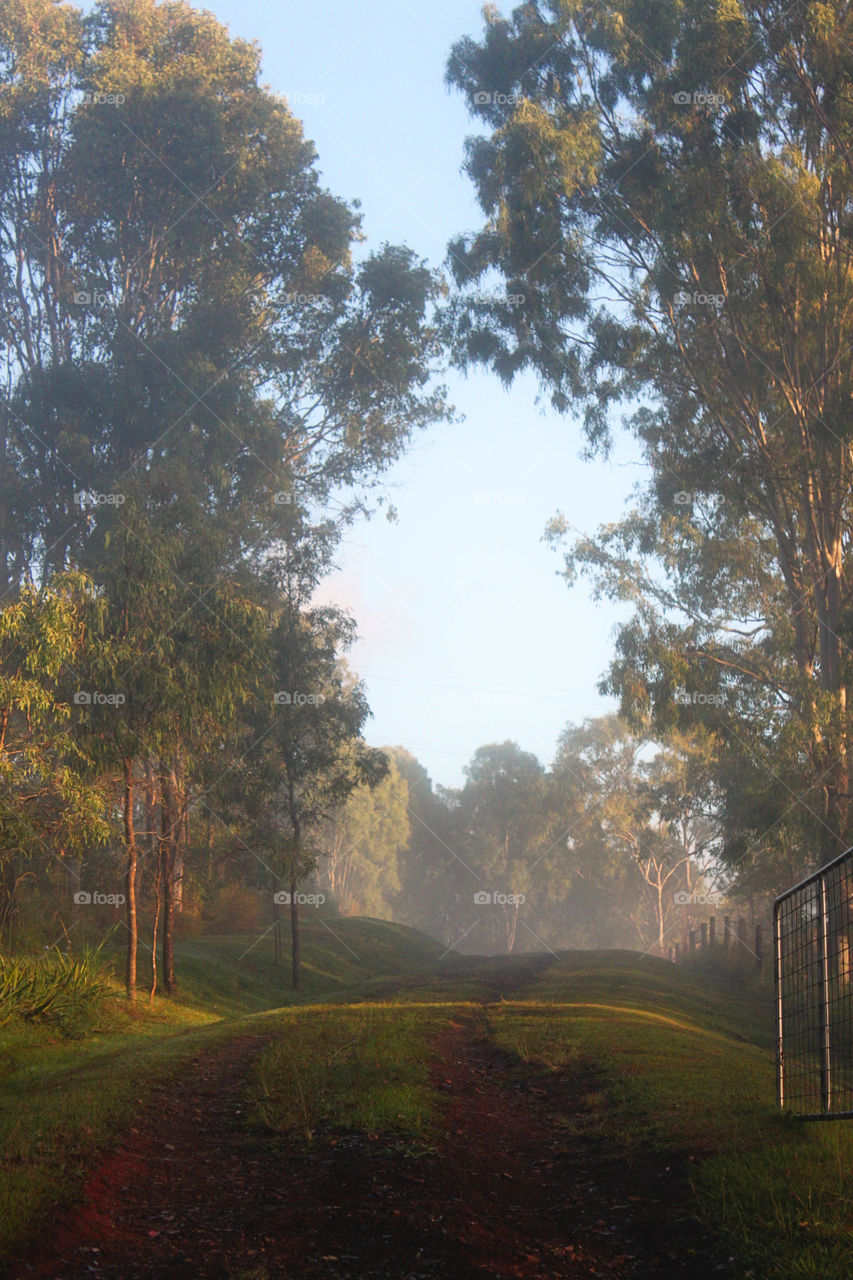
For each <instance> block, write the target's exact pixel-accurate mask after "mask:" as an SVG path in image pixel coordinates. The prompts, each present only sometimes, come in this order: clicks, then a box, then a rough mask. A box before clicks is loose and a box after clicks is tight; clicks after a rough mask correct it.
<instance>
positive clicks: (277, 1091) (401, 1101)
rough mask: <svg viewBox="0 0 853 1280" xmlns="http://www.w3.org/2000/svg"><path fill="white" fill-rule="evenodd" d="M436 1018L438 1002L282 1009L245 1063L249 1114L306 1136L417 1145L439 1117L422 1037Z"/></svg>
mask: <svg viewBox="0 0 853 1280" xmlns="http://www.w3.org/2000/svg"><path fill="white" fill-rule="evenodd" d="M446 1018H447V1006H445V1005H414V1004H402V1005H401V1004H358V1005H338V1006H335V1005H319V1006H314V1007H313V1008H308V1009H299V1010H293V1011H291V1012H290V1013H289V1014H288V1015H287V1016H286V1017H285V1019H284V1020H283V1022H282V1024H281V1027H280V1030H279V1031H277V1033H276V1035H275V1038H274V1040H273V1041H272V1043H271V1044H270V1045H269V1046H268V1047H267V1048H266V1049H265V1050H264V1051H263V1052H262V1053H261V1055H260V1057H259V1059H258V1061H257V1062H256V1064H255V1067H254V1082H253V1086H252V1089H251V1092H250V1099H251V1103H252V1113H253V1116H254V1118H255V1119H256V1120H257V1121H260V1122H261V1123H262V1124H263V1125H264V1126H265V1127H266V1128H268V1129H272V1130H274V1131H275V1132H277V1133H282V1134H286V1135H288V1136H290V1137H298V1138H301V1139H304V1140H305V1141H308V1142H310V1141H311V1140H312V1139H315V1138H316V1137H318V1136H320V1135H323V1136H325V1135H328V1134H329V1133H331V1132H339V1131H343V1132H348V1133H362V1134H365V1135H367V1136H368V1137H384V1138H394V1139H406V1140H408V1141H409V1143H410V1144H411V1143H412V1142H414V1143H415V1144H417V1146H418V1148H419V1149H426V1148H427V1147H428V1146H429V1142H430V1139H431V1137H432V1136H434V1131H435V1129H436V1126H437V1124H438V1119H439V1107H438V1105H437V1097H436V1094H435V1092H434V1090H433V1089H432V1087H431V1085H430V1082H429V1067H430V1062H431V1060H432V1057H433V1050H432V1047H431V1042H432V1039H433V1037H434V1036H435V1034H436V1033H437V1031H438V1030H439V1028H440V1027H441V1026H442V1025H443V1024H444V1022H445V1021H446ZM410 1149H411V1147H410Z"/></svg>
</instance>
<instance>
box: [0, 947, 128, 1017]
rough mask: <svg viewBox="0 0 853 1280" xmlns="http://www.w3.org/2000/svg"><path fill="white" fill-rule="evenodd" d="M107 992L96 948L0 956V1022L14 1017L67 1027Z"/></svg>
mask: <svg viewBox="0 0 853 1280" xmlns="http://www.w3.org/2000/svg"><path fill="white" fill-rule="evenodd" d="M111 994H112V982H111V980H110V976H109V974H108V973H107V972H106V970H105V968H104V966H103V963H102V962H101V959H100V956H99V954H98V952H97V951H88V950H87V951H84V952H83V953H82V954H81V955H79V956H73V955H71V954H67V953H65V952H62V951H59V950H57V949H53V950H51V951H48V952H46V953H45V954H43V955H40V956H22V957H0V1025H3V1024H5V1023H7V1022H9V1021H10V1019H12V1018H16V1017H17V1018H23V1019H25V1020H26V1021H28V1022H53V1023H56V1024H57V1025H58V1026H60V1027H62V1028H68V1027H69V1026H71V1025H72V1024H73V1023H75V1022H79V1021H80V1019H81V1018H82V1017H83V1016H85V1014H86V1013H88V1012H90V1011H91V1010H92V1009H94V1008H95V1007H97V1006H99V1005H100V1004H101V1002H102V1001H103V1000H104V999H105V998H106V997H107V996H108V995H111Z"/></svg>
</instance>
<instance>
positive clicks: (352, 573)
mask: <svg viewBox="0 0 853 1280" xmlns="http://www.w3.org/2000/svg"><path fill="white" fill-rule="evenodd" d="M204 7H206V8H208V9H210V10H211V12H213V13H214V14H215V15H216V17H217V18H219V20H220V21H222V22H223V23H225V24H226V25H227V26H228V27H229V29H230V31H231V34H232V35H233V36H240V37H242V38H245V39H250V40H257V41H258V43H259V44H260V46H261V48H262V50H263V67H264V74H263V79H264V81H265V82H266V83H267V84H268V85H269V87H270V88H271V89H272V90H273V91H274V92H276V93H283V94H286V95H287V96H288V98H289V100H290V103H291V107H292V109H293V111H294V113H295V114H296V115H298V116H299V117H300V118H301V119H302V120H303V122H304V127H305V132H306V135H307V137H309V138H311V139H312V140H313V142H314V144H315V147H316V149H317V152H318V154H319V161H318V166H319V168H320V170H321V172H322V174H323V179H324V182H325V184H326V185H327V186H328V187H329V188H330V189H331V190H332V191H333V192H334V193H335V194H336V195H339V196H341V197H343V198H345V199H349V200H352V199H354V198H358V199H360V201H361V203H362V210H363V214H364V229H365V231H366V233H367V235H368V246H377V247H378V245H379V244H381V243H382V242H383V241H385V240H388V241H391V242H405V243H407V244H409V245H410V246H411V247H412V248H413V249H414V250H415V251H416V252H417V253H419V254H420V255H422V256H423V257H425V258H427V259H428V260H429V262H430V263H431V264H432V265H434V266H438V265H440V264H441V263H442V262H443V260H444V257H445V252H446V246H447V242H448V240H449V239H450V237H451V236H453V235H455V234H458V233H459V232H462V231H465V230H469V229H473V228H474V227H476V226H477V225H478V224H479V220H480V219H479V216H478V211H477V207H476V204H475V201H474V197H473V190H472V187H471V184H470V183H469V181H468V180H467V178H465V177H464V176H463V175H462V173H461V172H460V168H461V164H462V158H463V143H464V139H465V136H466V134H467V133H469V132H471V131H472V129H473V123H472V121H471V120H470V118H469V116H468V113H467V109H466V105H465V103H464V101H463V100H462V98H461V97H460V96H459V95H458V94H456V93H453V94H451V93H449V92H448V91H447V90H446V89H445V86H444V83H443V78H444V66H445V62H446V59H447V55H448V53H449V50H450V47H451V44H452V43H453V42H454V40H456V39H458V38H459V37H460V36H462V35H464V34H472V35H478V34H479V32H480V31H481V29H482V19H481V5H480V4H479V3H476V2H471V0H431V3H430V4H429V5H428V6H424V5H418V4H415V3H410V2H409V0H388V2H387V3H386V2H385V0H361V2H360V3H359V4H356V5H354V4H352V3H350V2H349V0H347V2H343V0H312V3H299V4H294V3H281V2H280V0H254V2H253V3H252V4H246V3H240V2H239V0H214V3H212V4H208V5H206V6H204ZM448 385H449V387H450V391H451V399H452V401H453V402H454V404H455V405H456V407H457V409H458V410H460V411H461V412H462V413H463V414H464V415H465V421H464V422H463V423H462V424H461V425H447V424H443V425H440V426H437V427H435V428H433V429H431V430H430V431H429V432H426V433H423V434H422V435H421V436H420V437H418V439H417V440H416V442H415V444H414V447H413V448H412V449H411V451H410V452H409V454H408V455H407V456H406V458H405V459H403V460H402V461H401V462H400V463H399V464H398V465H396V466H395V467H394V469H393V471H392V472H391V473H390V474H389V476H388V484H389V486H390V490H391V500H392V501H393V503H394V505H395V506H396V508H397V511H398V512H399V523H397V524H393V525H392V524H388V523H387V521H386V520H385V519H384V518H383V517H379V518H377V519H374V520H373V521H372V522H370V523H367V524H362V525H359V526H358V527H356V528H355V529H353V530H352V531H351V533H350V535H349V536H348V538H347V541H346V543H345V545H344V546H343V548H342V549H341V555H340V557H339V562H340V569H339V571H338V572H337V573H335V574H334V575H333V576H332V577H331V578H330V579H329V580H328V582H327V583H326V584H325V586H324V588H323V590H322V596H323V598H324V599H326V600H333V601H335V602H336V603H338V604H341V605H343V606H345V607H346V608H348V609H350V610H352V612H353V613H354V615H355V617H356V619H357V622H358V627H359V632H360V639H359V641H358V643H357V644H356V646H355V647H354V648H353V650H352V651H351V654H350V662H351V665H352V666H353V667H354V669H355V670H356V671H357V672H358V673H359V675H361V676H362V678H363V679H364V680H365V681H366V684H367V687H368V692H369V700H370V705H371V707H372V710H373V713H374V718H373V720H372V721H370V722H369V724H368V727H367V733H366V736H367V738H368V740H369V741H370V742H372V743H375V744H377V745H381V744H397V743H400V744H402V745H403V746H406V747H408V748H409V749H410V750H411V751H413V752H414V753H415V754H416V755H417V756H418V757H419V759H420V760H421V761H422V762H423V764H424V765H425V766H426V768H427V769H428V770H429V772H430V773H431V775H432V776H433V778H434V779H435V780H437V781H438V782H441V783H443V784H445V785H458V784H459V783H460V782H461V781H462V768H463V766H464V764H465V763H466V761H467V760H468V759H469V758H470V756H471V754H472V752H473V751H474V750H475V749H476V748H477V747H478V746H480V745H482V744H483V743H486V742H494V741H503V740H505V739H507V738H512V739H515V740H516V741H518V742H519V743H520V745H521V746H522V747H523V748H525V749H526V750H529V751H533V752H535V753H536V754H537V755H538V756H539V758H540V759H541V760H542V761H543V763H548V762H549V761H550V760H551V758H552V756H553V752H554V748H555V744H556V739H557V735H558V734H559V732H560V730H561V729H562V728H563V726H564V725H565V724H566V722H567V721H570V720H571V721H575V722H579V721H580V720H582V719H584V717H586V716H592V715H599V714H602V713H603V712H605V711H607V710H609V709H611V707H612V703H610V702H609V701H608V700H605V699H603V698H602V697H600V695H599V694H598V693H597V692H596V683H597V681H598V679H599V678H600V676H601V674H602V672H603V671H604V670H605V668H606V666H607V662H608V656H609V654H610V652H611V650H612V638H611V636H612V629H613V626H614V623H615V622H616V620H617V618H618V616H619V614H618V613H617V611H616V610H615V609H614V608H610V607H607V606H604V605H595V604H594V603H593V602H592V601H591V600H590V598H589V592H588V587H587V585H586V584H584V583H580V584H578V585H577V586H575V587H574V588H572V589H571V590H569V589H568V588H567V586H566V585H565V583H564V582H563V581H562V580H561V579H560V578H559V577H558V576H557V571H558V569H559V564H560V557H559V556H558V555H557V554H555V552H554V551H553V550H552V549H551V548H549V547H548V546H547V545H545V544H544V543H543V542H542V541H541V537H542V533H543V530H544V527H545V524H546V522H547V521H548V519H549V518H550V517H551V516H552V515H553V514H554V513H555V512H556V511H557V510H558V509H561V510H562V511H563V512H564V513H565V515H566V516H567V517H568V519H569V520H570V521H571V522H572V524H573V525H574V526H576V527H577V528H578V529H581V530H584V531H592V530H593V529H595V528H596V527H597V526H598V525H599V524H600V523H603V522H606V521H612V520H615V519H617V518H618V517H619V515H620V514H621V512H622V511H623V509H624V507H625V502H626V499H627V497H628V495H629V492H630V490H631V488H632V486H633V485H634V484H635V483H636V481H637V480H638V479H639V478H641V476H642V475H643V473H644V471H643V468H642V466H641V464H640V463H639V461H638V459H639V454H638V450H637V448H636V446H635V445H634V443H633V442H632V441H631V440H622V441H621V442H620V443H619V446H618V448H617V450H616V452H615V454H614V457H613V459H612V460H611V461H610V462H607V463H602V462H599V463H588V462H583V461H581V459H580V457H579V453H580V448H581V436H580V429H579V425H578V422H577V421H576V420H572V419H571V418H559V417H557V416H556V415H554V414H553V413H544V414H543V413H542V412H541V411H540V409H539V408H538V407H537V405H536V403H535V394H536V386H535V383H534V382H533V380H525V381H524V382H521V383H519V384H518V385H516V386H515V387H513V388H512V390H511V391H510V392H509V393H507V392H504V390H503V388H502V387H501V386H500V384H499V383H498V382H497V380H496V379H495V378H493V377H491V376H490V375H488V374H486V373H477V374H471V375H470V376H469V377H468V378H462V377H460V376H458V375H451V376H450V377H449V379H448Z"/></svg>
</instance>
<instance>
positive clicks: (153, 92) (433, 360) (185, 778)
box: [0, 0, 449, 986]
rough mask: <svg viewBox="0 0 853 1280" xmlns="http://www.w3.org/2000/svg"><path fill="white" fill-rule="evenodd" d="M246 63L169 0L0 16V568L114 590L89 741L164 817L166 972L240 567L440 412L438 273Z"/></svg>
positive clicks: (229, 691) (222, 694)
mask: <svg viewBox="0 0 853 1280" xmlns="http://www.w3.org/2000/svg"><path fill="white" fill-rule="evenodd" d="M259 66H260V53H259V50H258V49H257V47H256V46H254V45H250V44H247V43H246V42H244V41H240V40H231V39H230V37H229V35H228V33H227V31H226V29H225V28H224V27H223V26H222V25H221V24H219V23H218V22H217V21H216V20H215V19H214V18H213V17H212V16H211V15H210V14H208V13H205V12H201V11H196V10H193V9H192V8H190V7H189V6H187V5H185V4H183V3H172V2H171V0H167V2H166V3H162V4H157V3H154V0H121V2H120V3H119V2H118V0H101V3H98V4H97V5H96V6H95V8H94V10H93V12H92V13H91V14H90V15H84V14H83V13H82V12H81V11H79V10H77V9H75V8H74V7H73V6H72V5H61V6H60V5H56V4H54V3H53V2H52V0H9V3H7V4H5V5H4V6H3V9H2V13H0V83H2V88H3V93H2V94H0V117H2V124H3V130H2V134H3V136H2V139H0V316H2V318H0V335H2V338H3V342H2V344H0V345H2V349H3V356H2V359H3V361H4V366H3V377H4V384H5V385H4V390H5V396H4V400H3V403H2V405H0V427H2V429H0V463H1V464H2V465H0V510H2V515H1V516H0V559H2V563H3V584H2V585H4V586H6V587H7V589H14V588H15V587H16V586H17V584H18V583H20V582H26V581H31V580H32V581H38V582H49V581H50V579H51V577H52V575H55V574H57V573H61V572H63V571H64V570H65V569H66V567H68V566H79V567H81V568H83V569H85V570H87V571H88V572H89V573H90V574H91V575H92V577H93V579H94V581H95V583H96V585H97V589H98V590H99V591H100V592H103V594H104V596H105V598H106V599H108V600H110V601H111V602H112V603H113V604H114V605H115V608H116V609H117V612H116V613H115V615H114V616H113V617H112V618H111V619H110V620H109V621H108V623H107V624H106V625H107V634H109V636H110V637H111V638H112V640H113V641H114V642H115V646H116V647H115V649H114V650H113V652H114V653H116V654H122V655H124V656H123V657H122V659H121V664H120V665H123V667H124V669H125V671H126V675H127V680H128V681H129V682H132V683H133V684H134V685H138V687H139V689H140V690H144V693H143V692H141V693H140V696H139V698H138V699H134V702H133V704H132V705H131V702H130V701H129V700H128V701H127V702H125V703H124V704H122V711H121V714H123V715H124V716H125V725H124V728H123V729H122V730H121V731H119V729H118V719H117V718H116V719H115V720H114V721H113V729H112V730H110V734H111V735H112V737H111V742H110V750H112V749H119V748H120V749H121V750H122V751H125V752H126V751H129V750H130V749H131V747H132V744H133V743H134V742H136V743H137V745H138V755H137V759H136V762H135V763H134V762H133V761H132V760H130V757H129V756H127V755H125V756H124V757H123V759H124V761H125V764H123V765H122V768H123V769H126V771H127V777H128V778H129V780H130V781H129V783H127V784H126V787H125V791H126V793H127V792H128V789H129V791H130V792H133V790H134V789H135V788H137V787H138V786H142V789H143V792H144V795H145V797H146V801H147V804H148V805H149V807H151V806H154V805H156V808H157V810H158V813H159V817H160V820H161V824H162V827H161V831H160V836H159V848H160V853H161V859H163V860H164V861H163V866H162V870H163V873H164V876H163V891H164V894H165V895H167V901H166V902H165V903H164V905H165V908H166V909H165V919H164V948H165V949H166V954H165V955H164V959H165V968H166V983H167V986H170V985H171V986H174V974H173V972H172V966H171V961H170V960H169V954H168V953H169V951H170V942H169V941H168V940H169V939H170V937H171V931H170V927H169V915H170V910H171V908H170V907H169V905H168V904H169V901H174V895H175V890H176V887H177V886H178V885H179V870H180V848H179V844H178V841H179V832H180V830H181V821H180V819H181V815H186V813H187V812H188V810H190V809H191V808H192V805H193V803H195V801H194V800H193V799H192V797H193V795H195V796H196V798H198V796H199V785H200V783H198V782H194V781H193V776H196V777H197V778H198V779H201V778H202V777H206V778H208V779H209V775H210V773H211V772H212V771H213V766H212V765H211V763H210V756H209V753H208V752H206V751H205V750H203V749H202V748H201V747H200V746H199V743H200V742H202V740H203V733H204V732H208V731H209V730H210V727H211V724H212V723H213V722H214V721H215V722H216V723H217V724H218V727H219V730H220V731H221V732H220V733H219V735H218V737H219V740H224V739H225V738H229V739H230V738H231V737H232V736H233V735H232V734H229V733H228V732H227V729H226V726H225V725H224V723H223V715H228V714H231V715H234V716H235V717H236V712H235V710H234V706H235V703H237V702H239V700H240V699H239V697H237V692H236V691H237V690H238V689H245V688H248V683H250V680H249V676H248V674H247V675H246V679H245V680H244V678H243V675H242V674H241V672H248V670H249V668H253V669H254V671H255V672H257V670H258V669H259V668H260V667H261V666H262V660H261V659H259V658H258V656H257V653H256V652H255V649H254V643H253V641H252V636H253V635H254V630H253V629H254V620H253V615H252V613H251V609H250V608H249V605H250V604H251V602H252V601H255V602H256V603H257V600H258V598H259V595H260V585H259V583H260V575H261V573H262V571H263V566H264V564H265V563H266V561H267V560H268V559H269V558H270V557H271V556H275V554H277V553H278V551H279V549H280V548H281V546H286V547H287V548H288V555H290V556H291V557H294V556H299V555H302V556H303V557H305V558H307V559H313V560H314V561H317V562H320V561H322V563H323V564H324V565H326V566H327V565H328V563H329V555H330V552H331V549H332V547H333V545H334V543H335V540H336V539H337V538H338V537H339V534H340V530H341V528H342V527H343V525H344V524H345V522H346V521H347V520H348V519H350V518H352V517H353V516H354V514H355V512H356V511H357V510H359V509H361V508H362V507H363V506H364V505H365V503H366V501H367V498H366V494H367V491H369V490H370V488H371V487H372V486H375V485H377V484H378V483H379V478H380V476H381V474H382V471H383V470H384V468H385V467H387V466H388V464H389V463H390V462H391V461H393V460H394V459H395V458H396V457H398V456H399V454H400V453H401V451H402V450H403V449H404V448H405V446H406V443H407V441H408V439H409V438H410V436H411V434H412V433H413V432H414V431H416V430H418V429H419V428H421V427H423V426H424V425H426V424H427V423H430V422H433V421H436V420H440V419H442V418H445V417H447V416H448V412H449V411H448V409H447V406H446V402H445V395H444V391H443V389H442V388H440V387H437V386H436V385H435V383H434V379H433V373H434V371H435V369H436V366H437V362H438V359H439V355H440V348H439V341H438V337H437V334H436V330H435V326H434V324H433V322H432V319H431V312H432V308H433V303H434V301H435V299H436V297H437V294H438V290H439V281H438V278H437V276H436V275H435V274H434V273H432V272H430V271H429V270H428V269H427V268H426V266H425V265H424V264H423V263H422V262H421V261H420V260H419V259H417V257H416V256H415V255H414V254H413V253H412V252H411V251H410V250H409V249H407V248H405V247H402V246H393V245H383V246H381V247H380V248H379V249H378V250H376V251H374V252H372V253H370V254H365V253H364V252H363V251H361V250H360V249H359V245H360V242H361V241H362V240H363V233H362V231H361V225H360V215H359V214H358V213H357V211H356V209H355V208H354V207H351V206H349V205H347V204H346V203H345V202H344V201H342V200H340V199H338V198H336V197H334V196H333V195H332V194H331V193H329V192H328V191H327V190H325V189H324V188H323V187H322V185H321V183H320V179H319V175H318V172H317V169H316V161H317V156H316V153H315V152H314V149H313V147H312V146H311V144H310V143H309V142H308V141H306V139H305V138H304V137H303V134H302V129H301V125H300V123H299V121H298V120H297V119H296V118H295V117H294V116H293V115H292V113H291V112H290V110H289V109H288V107H287V104H286V102H285V101H284V100H283V99H281V98H279V97H277V96H275V95H274V94H272V93H270V92H269V91H268V90H267V89H265V88H264V87H263V86H262V85H261V84H260V83H259V79H258V76H259ZM341 494H346V495H347V497H346V499H345V500H343V501H342V500H341ZM130 554H132V555H133V556H135V557H136V559H135V561H134V563H132V564H130V563H129V562H128V555H130ZM134 581H137V582H138V583H140V584H144V585H143V586H142V587H141V590H142V596H141V597H140V599H139V600H134V599H133V598H132V594H128V592H129V591H131V584H132V583H133V582H134ZM122 610H124V613H123V612H122ZM235 615H239V625H236V623H235ZM220 644H221V648H217V647H216V646H218V645H220ZM241 645H242V646H243V648H242V656H240V654H239V652H238V651H240V646H241ZM220 659H221V661H220ZM200 663H203V664H204V667H205V669H204V670H201V669H200V667H199V664H200ZM223 663H224V667H223ZM214 671H216V672H218V673H219V674H220V676H221V677H222V680H223V685H222V689H221V691H217V690H215V689H214V688H213V685H212V683H211V681H210V680H209V679H208V673H213V672H214ZM115 678H116V680H117V681H119V682H121V679H122V671H121V670H119V669H117V670H116V672H115ZM252 678H254V676H253V677H252ZM241 696H242V695H241ZM217 708H218V709H217ZM220 713H221V714H220ZM138 714H139V715H141V716H142V717H143V718H142V719H139V718H137V715H138ZM88 716H89V713H82V712H81V713H80V724H81V729H82V728H85V727H86V726H87V725H89V723H90V722H89V719H88ZM92 724H94V717H92ZM120 740H121V741H120ZM152 744H153V745H152ZM128 762H129V763H128ZM223 763H224V762H223ZM193 771H195V775H193ZM143 775H145V776H146V777H147V778H148V781H147V782H146V783H145V784H144V785H143V784H142V783H141V778H142V777H143ZM153 775H156V780H157V781H156V786H154V785H153V784H152V782H151V777H152V776H153ZM209 780H210V779H209ZM125 814H126V816H128V815H129V817H130V818H131V819H132V817H133V804H132V800H131V801H130V802H128V803H126V804H125ZM150 825H151V815H150V813H149V826H150ZM125 834H126V841H127V842H128V844H129V847H130V845H131V844H132V843H133V840H132V836H133V833H132V832H128V831H126V833H125ZM130 856H131V855H130V854H129V858H130Z"/></svg>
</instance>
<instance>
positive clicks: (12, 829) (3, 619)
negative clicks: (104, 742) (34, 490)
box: [0, 574, 113, 926]
mask: <svg viewBox="0 0 853 1280" xmlns="http://www.w3.org/2000/svg"><path fill="white" fill-rule="evenodd" d="M97 608H98V602H97V600H96V599H95V598H94V596H93V593H92V587H91V583H89V582H88V581H87V580H86V579H85V578H84V577H83V576H82V575H80V574H70V575H64V576H62V577H61V578H57V579H56V580H55V581H54V582H53V583H52V584H51V585H50V586H45V587H41V588H35V587H31V586H30V587H26V586H25V587H23V588H22V589H21V591H20V592H19V593H17V595H16V597H15V598H14V599H7V600H6V603H5V605H4V607H3V608H2V609H0V893H2V897H0V926H3V925H5V924H6V922H7V920H8V917H9V914H10V912H11V911H12V909H13V904H14V895H15V890H16V888H17V886H18V884H19V883H20V881H21V879H22V878H23V877H25V876H27V875H29V874H31V866H32V863H33V861H34V856H35V854H36V853H37V852H39V851H41V850H46V851H47V853H48V855H49V856H50V857H52V858H57V859H61V857H62V856H63V855H65V854H67V855H73V854H74V853H75V852H80V851H82V850H83V849H85V848H86V847H87V846H89V845H92V844H97V843H103V842H105V841H106V840H108V839H109V838H110V836H111V835H112V834H113V828H112V825H111V822H110V820H109V816H108V814H107V812H106V800H107V794H106V793H105V790H104V787H103V785H102V779H101V778H100V777H99V775H98V770H97V767H96V763H95V761H94V759H93V757H92V754H91V752H90V751H88V750H87V749H86V746H85V744H84V745H83V746H81V745H79V744H77V743H76V742H75V741H74V739H73V737H72V736H71V735H70V734H69V725H70V722H71V719H72V711H73V703H72V702H71V700H70V699H68V698H67V696H66V694H65V691H64V686H65V685H66V683H67V682H68V680H69V678H70V673H71V672H72V671H73V670H74V668H75V667H78V666H80V665H81V664H82V663H83V662H84V661H85V654H86V651H87V649H88V648H89V646H90V645H91V639H92V637H91V631H90V624H91V615H92V610H93V609H94V610H97Z"/></svg>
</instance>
